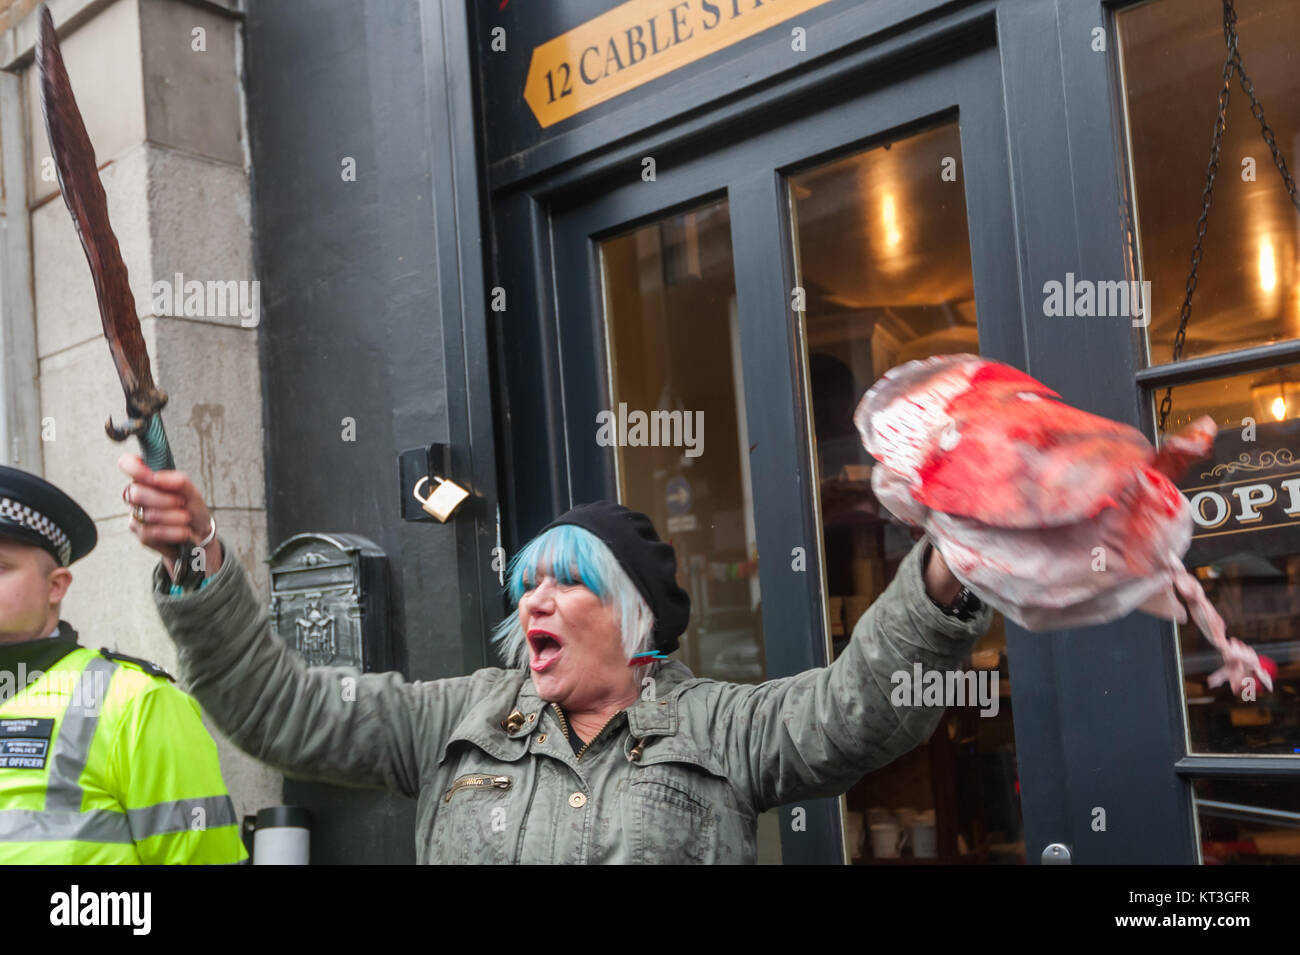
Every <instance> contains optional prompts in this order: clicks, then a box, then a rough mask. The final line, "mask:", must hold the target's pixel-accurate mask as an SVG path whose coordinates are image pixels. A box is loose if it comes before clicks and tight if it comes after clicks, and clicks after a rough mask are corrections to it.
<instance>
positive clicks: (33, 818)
mask: <svg viewBox="0 0 1300 955" xmlns="http://www.w3.org/2000/svg"><path fill="white" fill-rule="evenodd" d="M65 841H68V842H111V843H127V844H129V843H131V842H132V841H134V840H132V838H131V827H130V826H129V825H128V824H127V821H126V816H124V815H123V814H122V813H120V812H113V811H111V810H108V809H91V810H89V811H88V812H66V811H63V810H58V811H53V812H51V811H50V810H48V809H46V810H39V809H0V842H65Z"/></svg>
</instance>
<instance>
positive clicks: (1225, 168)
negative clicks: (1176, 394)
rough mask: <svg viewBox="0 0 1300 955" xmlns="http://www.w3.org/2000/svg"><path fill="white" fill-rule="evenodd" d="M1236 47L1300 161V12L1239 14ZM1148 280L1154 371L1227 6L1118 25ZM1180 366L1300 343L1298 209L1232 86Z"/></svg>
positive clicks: (1267, 9)
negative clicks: (1299, 47) (1298, 63)
mask: <svg viewBox="0 0 1300 955" xmlns="http://www.w3.org/2000/svg"><path fill="white" fill-rule="evenodd" d="M1238 13H1239V16H1238V22H1237V32H1238V34H1239V37H1240V49H1241V52H1242V56H1243V59H1244V60H1245V63H1246V67H1247V70H1248V71H1249V73H1250V77H1251V80H1252V81H1253V82H1254V84H1255V90H1256V95H1257V96H1258V97H1259V99H1260V102H1261V104H1262V105H1263V107H1264V110H1265V118H1266V119H1267V120H1268V122H1269V125H1270V126H1272V128H1273V130H1274V132H1275V133H1276V139H1277V143H1278V146H1279V147H1280V148H1281V150H1282V154H1283V155H1284V156H1285V157H1286V158H1287V160H1288V162H1289V163H1290V165H1291V167H1292V168H1293V169H1294V168H1295V166H1296V163H1297V159H1298V157H1300V74H1297V72H1296V69H1295V57H1294V50H1293V48H1294V45H1295V37H1296V36H1297V35H1300V4H1297V3H1296V2H1295V0H1258V2H1252V3H1250V4H1241V5H1240V6H1239V8H1238ZM1116 24H1117V30H1118V34H1119V41H1120V59H1121V69H1122V73H1123V83H1122V85H1123V93H1124V96H1125V101H1126V106H1127V114H1128V129H1127V132H1128V138H1129V146H1130V150H1129V151H1130V155H1131V157H1132V180H1133V193H1134V204H1135V206H1136V213H1137V226H1138V233H1139V238H1138V246H1139V253H1140V260H1141V268H1142V277H1143V278H1144V279H1146V280H1148V281H1150V282H1151V288H1152V297H1153V307H1152V319H1151V323H1150V325H1149V326H1148V327H1147V329H1146V332H1147V339H1148V349H1149V354H1150V363H1151V364H1153V365H1158V364H1162V363H1164V362H1168V361H1170V360H1171V359H1172V358H1173V346H1174V333H1175V332H1176V331H1177V329H1178V319H1179V310H1180V308H1181V306H1182V301H1183V297H1184V288H1185V284H1186V281H1187V273H1188V269H1189V268H1190V266H1191V255H1192V244H1193V242H1194V241H1195V238H1196V221H1197V217H1198V216H1199V215H1200V201H1201V193H1202V190H1203V189H1204V188H1205V170H1206V165H1207V163H1208V161H1209V152H1210V140H1211V134H1212V132H1213V129H1214V121H1215V115H1216V113H1217V111H1218V95H1219V89H1220V87H1221V86H1222V83H1223V61H1224V58H1225V57H1226V55H1227V48H1226V45H1225V43H1224V40H1223V5H1222V2H1221V0H1177V2H1173V0H1161V2H1158V3H1148V4H1143V5H1141V6H1136V7H1133V8H1132V9H1129V10H1125V11H1122V12H1121V13H1119V14H1118V16H1117V17H1116ZM1226 118H1227V130H1226V132H1225V134H1224V137H1223V144H1222V152H1221V159H1220V163H1219V172H1218V175H1217V177H1216V179H1215V186H1214V199H1213V206H1212V207H1211V211H1210V217H1209V224H1208V232H1207V234H1206V237H1205V241H1204V250H1205V258H1204V260H1203V261H1202V263H1201V266H1200V269H1199V273H1198V281H1197V286H1196V295H1195V298H1194V299H1193V300H1192V305H1193V308H1192V317H1191V321H1190V322H1189V324H1188V330H1187V341H1186V345H1185V347H1184V350H1183V357H1184V358H1191V357H1194V356H1196V355H1206V354H1211V353H1214V352H1222V351H1228V350H1231V349H1235V348H1242V347H1246V346H1250V345H1263V344H1266V343H1269V342H1275V341H1282V340H1285V339H1291V338H1297V337H1300V268H1298V267H1297V241H1296V236H1297V232H1296V225H1297V223H1296V210H1295V207H1294V206H1293V205H1292V204H1291V201H1290V199H1289V197H1288V196H1287V193H1286V189H1285V188H1284V187H1283V184H1282V177H1281V176H1280V175H1279V174H1278V171H1277V169H1276V167H1275V166H1274V165H1273V158H1272V154H1271V153H1270V151H1269V148H1268V146H1267V144H1266V143H1265V142H1264V139H1263V137H1262V136H1261V134H1260V125H1259V122H1258V121H1257V120H1256V119H1255V117H1254V116H1252V115H1251V111H1250V100H1249V99H1248V98H1247V96H1246V94H1245V92H1244V91H1243V90H1242V89H1241V87H1240V85H1239V84H1238V83H1237V82H1236V79H1235V78H1234V81H1233V87H1232V96H1231V99H1230V100H1229V103H1228V111H1227V117H1226Z"/></svg>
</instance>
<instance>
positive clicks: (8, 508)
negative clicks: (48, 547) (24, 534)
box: [0, 497, 72, 567]
mask: <svg viewBox="0 0 1300 955" xmlns="http://www.w3.org/2000/svg"><path fill="white" fill-rule="evenodd" d="M0 519H3V520H6V521H8V522H10V523H11V524H19V525H21V526H23V527H26V528H29V529H31V530H34V531H36V533H38V534H40V535H41V536H42V537H44V538H45V539H46V540H47V541H49V542H50V543H51V544H52V545H54V549H55V550H56V551H58V554H59V563H60V564H62V565H64V566H65V567H66V566H67V564H68V559H69V558H70V557H71V556H72V542H71V541H70V540H68V535H67V534H65V533H63V531H61V530H60V529H59V526H58V525H57V524H55V523H54V522H53V521H52V520H50V519H49V518H48V517H46V516H45V515H44V514H42V513H40V512H39V511H35V510H33V509H32V508H30V507H28V506H27V505H26V504H20V503H18V502H17V501H15V500H12V499H11V498H7V497H0Z"/></svg>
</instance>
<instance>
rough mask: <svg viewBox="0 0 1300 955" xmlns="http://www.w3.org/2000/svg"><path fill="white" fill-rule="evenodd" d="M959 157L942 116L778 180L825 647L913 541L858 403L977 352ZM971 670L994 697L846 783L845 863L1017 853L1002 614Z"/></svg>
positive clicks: (990, 858) (835, 642)
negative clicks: (883, 486) (792, 272)
mask: <svg viewBox="0 0 1300 955" xmlns="http://www.w3.org/2000/svg"><path fill="white" fill-rule="evenodd" d="M960 164H961V140H960V134H959V130H958V126H957V123H956V122H955V121H951V122H947V123H944V124H942V125H939V126H936V127H934V128H931V129H927V130H924V131H922V132H918V133H915V134H913V135H909V136H907V137H905V138H902V139H899V140H897V141H894V142H892V143H890V144H888V145H884V144H882V145H880V146H876V147H873V148H870V149H866V150H862V151H859V152H855V153H853V154H852V155H849V156H846V157H844V158H841V159H837V160H834V161H831V162H827V163H823V164H820V165H818V166H816V167H814V168H811V169H808V170H805V171H802V172H799V173H797V174H795V175H792V176H791V177H790V179H789V202H790V211H791V219H792V222H793V227H794V236H793V238H794V248H795V256H796V269H797V277H798V286H799V288H801V289H802V290H803V293H804V305H805V308H804V315H803V320H804V330H803V331H804V334H803V339H804V342H805V344H806V359H807V367H806V374H805V380H806V382H807V389H808V395H807V398H808V405H809V407H810V408H811V415H812V421H811V422H810V425H811V430H812V432H813V440H814V452H815V454H814V459H815V462H816V468H817V479H818V488H819V499H820V517H821V547H822V554H823V558H824V560H823V565H824V570H825V579H824V586H825V588H826V597H827V602H828V605H829V613H830V621H831V632H830V639H831V642H832V646H831V653H832V656H838V654H839V653H840V652H841V651H842V650H843V648H844V647H845V646H846V645H847V644H848V641H849V639H850V637H851V635H852V632H853V628H854V625H855V624H856V623H857V622H858V620H859V619H860V618H861V617H862V615H863V614H864V613H865V612H866V610H867V608H868V607H869V606H870V605H871V604H872V602H873V601H875V600H876V599H877V598H878V597H879V596H880V594H881V593H882V592H883V591H884V589H885V587H886V586H887V585H888V584H889V582H890V580H892V579H893V577H894V574H895V573H896V572H897V570H898V565H899V563H900V561H901V560H902V559H903V558H904V557H905V556H906V555H907V553H908V551H909V550H910V549H911V547H912V545H913V543H914V541H915V540H916V539H917V538H919V537H920V531H918V530H915V529H909V528H907V527H905V526H904V525H901V524H899V523H897V522H896V521H894V520H893V519H891V518H890V517H889V516H888V515H887V514H886V513H884V512H882V510H881V509H880V507H879V505H878V504H877V502H876V500H875V497H874V495H873V494H872V491H871V479H870V478H871V466H872V458H871V456H870V455H869V454H868V453H867V451H866V450H865V449H864V448H863V446H862V443H861V439H860V438H859V436H858V434H857V431H856V429H855V428H854V425H853V411H854V408H855V407H856V405H857V402H858V401H859V400H860V399H861V398H862V396H863V395H864V394H865V393H866V391H867V389H868V388H870V386H871V385H872V384H873V383H874V382H875V381H876V380H877V379H878V378H879V377H880V376H881V375H882V374H884V373H885V372H886V371H887V370H889V369H890V368H892V367H894V366H896V365H900V364H902V363H904V362H907V361H911V360H912V359H916V358H925V357H928V356H931V355H936V354H945V353H953V352H969V353H978V352H979V337H978V334H977V330H976V321H975V295H974V281H973V277H972V272H971V259H970V240H969V231H968V228H967V221H966V206H965V194H964V192H963V186H962V181H963V180H962V177H961V170H960ZM968 666H969V668H972V669H977V670H981V671H985V674H986V676H985V679H986V685H990V686H996V687H997V706H996V707H988V708H986V710H985V712H986V714H987V715H983V716H981V709H980V708H977V707H973V706H965V707H952V708H949V710H948V711H947V712H946V713H945V715H944V718H943V721H942V722H941V723H940V724H939V727H938V729H937V730H936V732H935V734H934V735H933V737H932V738H931V739H930V741H929V742H928V743H927V744H925V745H923V746H920V747H918V748H917V749H915V750H913V751H912V752H910V753H908V754H906V755H905V756H903V757H902V758H900V759H899V760H897V761H895V762H894V763H892V764H891V765H889V766H887V767H885V768H883V769H881V770H879V771H878V772H875V773H871V774H869V775H868V776H866V777H864V778H863V779H862V780H861V781H860V782H859V783H858V784H857V785H856V786H854V787H853V788H852V789H851V790H850V791H849V793H848V794H847V795H846V803H847V813H848V818H847V823H846V827H845V828H846V832H847V833H848V837H847V838H848V842H849V845H848V850H849V855H850V857H851V858H852V859H853V861H854V862H857V863H890V864H898V863H900V862H901V863H903V864H906V863H908V862H935V861H938V862H950V863H951V862H981V863H1022V862H1024V861H1025V848H1024V837H1023V830H1022V824H1021V818H1020V802H1019V796H1018V782H1017V774H1016V762H1015V741H1014V733H1013V729H1012V720H1011V697H1010V693H1011V686H1010V682H1009V680H1008V671H1007V659H1006V632H1005V627H1004V623H1003V619H1002V617H1001V615H1000V614H999V615H997V616H996V618H995V622H994V624H993V626H992V628H991V629H990V631H989V632H988V633H987V634H986V635H985V636H984V637H983V638H982V639H981V641H980V642H979V644H978V645H977V646H976V648H975V651H974V652H973V653H972V655H971V657H970V660H969V661H968ZM994 676H996V679H992V677H994ZM994 710H996V712H994ZM904 833H906V835H904ZM900 843H901V844H902V846H901V849H900V848H899V844H900Z"/></svg>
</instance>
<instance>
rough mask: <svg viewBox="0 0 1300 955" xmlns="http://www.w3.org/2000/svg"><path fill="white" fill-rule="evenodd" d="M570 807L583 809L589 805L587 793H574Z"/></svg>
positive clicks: (570, 798)
mask: <svg viewBox="0 0 1300 955" xmlns="http://www.w3.org/2000/svg"><path fill="white" fill-rule="evenodd" d="M569 805H570V806H572V807H573V808H574V809H581V808H582V807H583V806H585V805H587V796H586V793H574V794H573V795H572V796H570V797H569Z"/></svg>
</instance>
